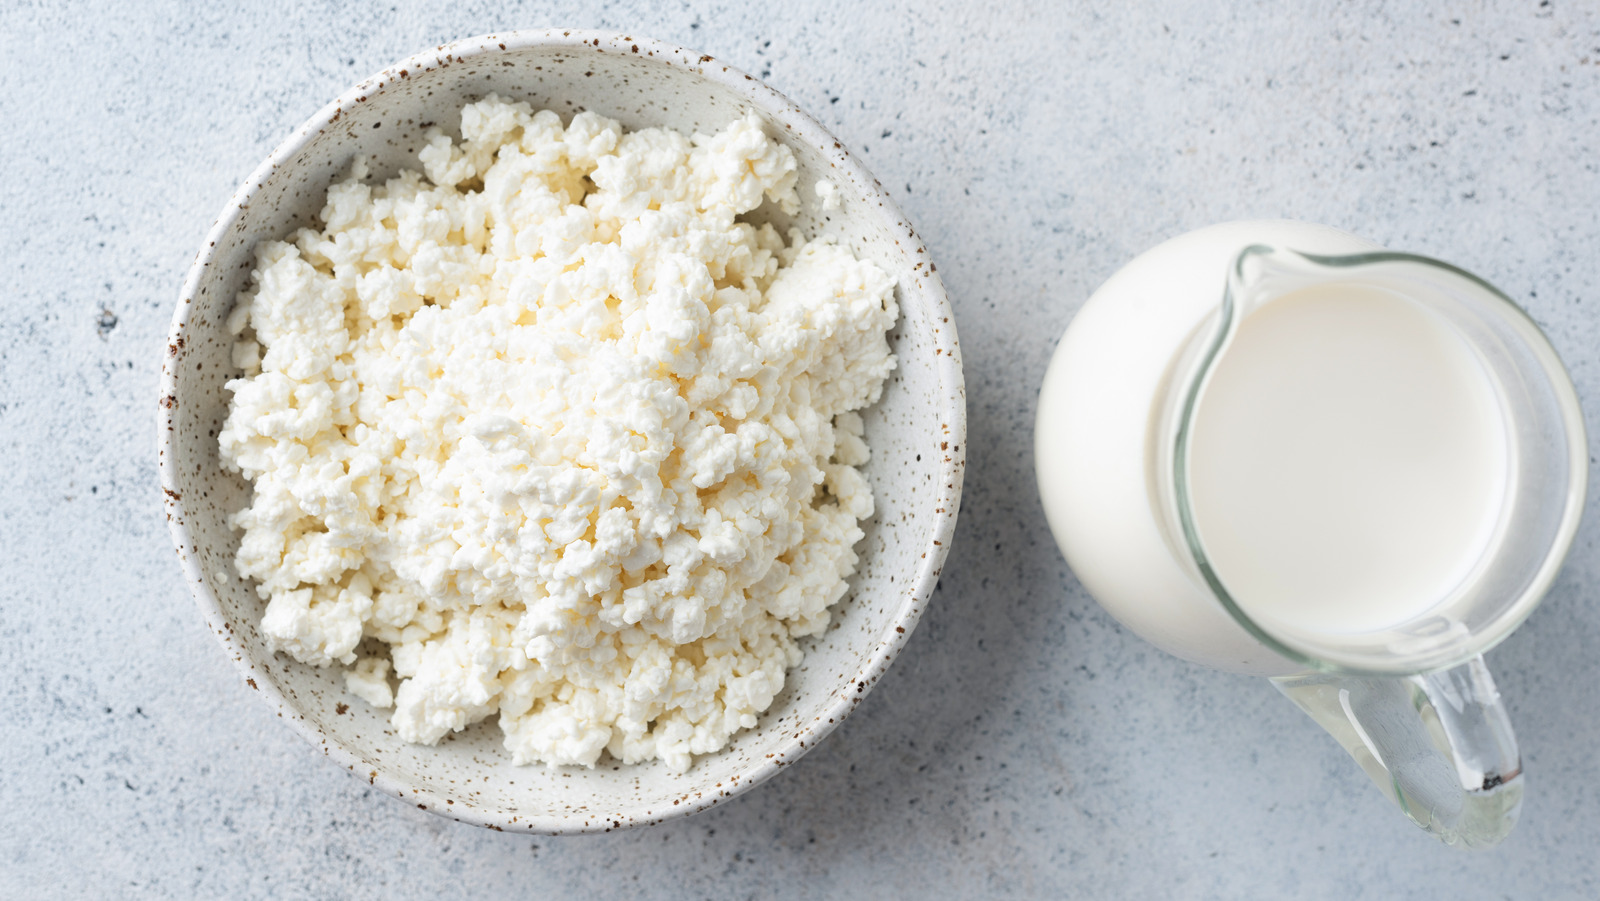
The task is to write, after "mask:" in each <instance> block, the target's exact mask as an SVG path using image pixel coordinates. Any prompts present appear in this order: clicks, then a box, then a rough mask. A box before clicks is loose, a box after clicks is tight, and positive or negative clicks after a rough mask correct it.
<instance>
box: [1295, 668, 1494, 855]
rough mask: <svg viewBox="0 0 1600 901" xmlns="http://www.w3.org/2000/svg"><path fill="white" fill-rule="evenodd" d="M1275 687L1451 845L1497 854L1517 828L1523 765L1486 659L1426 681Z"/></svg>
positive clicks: (1338, 679)
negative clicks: (1490, 849) (1497, 848)
mask: <svg viewBox="0 0 1600 901" xmlns="http://www.w3.org/2000/svg"><path fill="white" fill-rule="evenodd" d="M1272 682H1273V683H1274V684H1276V685H1277V687H1278V690H1279V691H1281V692H1283V693H1284V694H1285V695H1287V696H1288V698H1289V700H1291V701H1294V702H1295V704H1297V705H1299V707H1300V709H1301V710H1304V711H1305V712H1306V713H1307V714H1309V715H1310V716H1311V718H1312V719H1314V720H1316V721H1317V723H1319V724H1320V725H1321V726H1322V728H1324V729H1326V730H1328V732H1329V734H1331V735H1332V736H1333V737H1334V738H1335V739H1337V740H1338V742H1339V744H1340V745H1342V746H1344V749H1345V750H1346V751H1348V752H1349V753H1350V756H1351V757H1353V758H1355V761H1356V763H1359V764H1360V765H1361V768H1362V769H1363V770H1365V771H1366V773H1367V775H1368V776H1370V777H1371V778H1372V781H1373V782H1374V783H1375V784H1376V785H1377V786H1378V788H1379V789H1380V790H1381V791H1382V792H1383V793H1384V794H1385V795H1387V796H1388V798H1389V800H1391V801H1393V802H1395V804H1397V805H1399V807H1400V810H1401V811H1402V812H1404V813H1405V815H1406V816H1407V817H1409V818H1410V819H1411V822H1413V823H1416V824H1417V825H1418V826H1421V827H1422V828H1423V829H1425V830H1427V831H1428V832H1429V833H1430V834H1432V835H1433V836H1434V837H1436V838H1438V839H1439V840H1440V841H1442V842H1444V843H1445V844H1447V845H1458V846H1462V847H1467V848H1490V847H1493V846H1495V845H1497V844H1499V843H1500V840H1501V839H1503V838H1505V837H1506V836H1507V835H1508V834H1509V833H1510V832H1511V828H1512V827H1513V826H1515V825H1516V822H1517V814H1518V812H1519V811H1520V809H1521V807H1522V760H1521V756H1520V755H1519V754H1518V751H1517V739H1516V736H1515V735H1514V734H1512V732H1511V722H1510V721H1509V720H1508V719H1507V717H1506V711H1505V708H1504V707H1503V706H1501V704H1500V693H1499V692H1498V691H1496V690H1495V687H1494V679H1493V678H1491V677H1490V676H1489V669H1488V667H1486V666H1484V663H1483V657H1481V656H1479V657H1474V658H1472V659H1471V660H1469V661H1467V662H1466V663H1463V664H1461V665H1460V666H1457V667H1455V668H1454V669H1448V670H1442V671H1440V672H1436V673H1425V674H1423V675H1419V676H1380V677H1369V676H1335V675H1328V674H1324V673H1315V674H1309V675H1303V676H1283V677H1279V678H1275V679H1273V680H1272Z"/></svg>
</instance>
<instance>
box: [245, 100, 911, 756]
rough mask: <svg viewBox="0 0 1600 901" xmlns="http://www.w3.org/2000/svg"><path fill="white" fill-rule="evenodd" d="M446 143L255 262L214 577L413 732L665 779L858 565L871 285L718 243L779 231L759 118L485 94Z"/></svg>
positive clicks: (716, 729) (879, 352)
mask: <svg viewBox="0 0 1600 901" xmlns="http://www.w3.org/2000/svg"><path fill="white" fill-rule="evenodd" d="M461 135H462V139H461V140H460V141H459V142H458V141H453V140H452V139H451V138H450V137H449V136H447V135H445V134H442V133H438V132H437V131H434V132H431V133H430V134H429V135H428V138H427V142H426V146H425V147H424V148H423V149H422V151H421V153H420V155H419V157H420V160H419V161H420V163H421V167H422V172H420V173H419V172H414V171H407V172H402V173H401V174H400V175H398V176H396V177H395V178H392V179H389V180H388V181H387V182H386V183H384V184H382V185H371V184H368V183H367V175H368V173H367V168H366V166H365V164H364V163H363V162H362V161H361V160H359V159H358V160H357V161H356V162H355V163H354V164H353V167H352V172H351V174H350V176H349V178H347V179H346V180H344V181H341V182H339V183H337V184H334V185H333V186H332V187H331V188H329V190H328V196H327V202H326V205H325V206H324V208H323V210H322V214H321V221H322V228H321V229H320V230H319V229H309V228H308V229H301V230H299V231H297V232H295V233H294V234H293V235H292V236H291V237H290V238H289V240H287V241H284V242H277V241H274V242H268V243H265V244H263V245H262V246H261V247H260V248H259V250H258V253H257V267H256V270H255V271H254V273H253V274H252V280H251V286H250V288H249V289H248V290H247V291H245V292H244V293H243V294H242V295H241V296H240V298H239V302H238V305H237V308H236V309H235V311H234V313H233V315H232V317H231V319H230V322H229V325H230V328H231V329H232V331H233V333H234V334H235V335H236V336H238V340H237V343H236V346H235V349H234V362H235V363H236V364H237V365H238V366H239V367H240V368H241V369H242V370H243V371H244V372H245V375H244V377H242V378H238V379H235V380H233V381H231V382H230V383H229V384H228V388H229V390H230V391H232V392H233V399H232V404H231V407H230V409H229V415H228V419H227V422H226V424H225V425H224V427H223V430H222V432H221V435H220V439H219V440H220V450H221V459H222V463H223V466H224V467H225V468H227V469H229V470H230V471H234V472H239V473H242V474H243V475H244V476H245V477H246V478H248V479H250V480H251V481H252V482H253V483H254V494H253V497H252V500H251V503H250V505H249V506H248V507H247V508H245V509H244V510H241V511H239V512H238V513H237V514H235V515H234V517H233V519H232V522H233V524H234V526H235V527H236V528H239V529H241V530H242V531H243V539H242V541H241V544H240V548H239V552H238V556H237V559H236V564H237V568H238V571H239V574H240V576H241V577H243V578H247V579H253V580H255V582H256V584H257V590H258V591H259V592H260V594H261V596H262V597H263V598H264V599H266V601H267V606H266V612H265V615H264V616H263V617H262V621H261V630H262V633H263V635H264V636H265V639H266V641H267V643H268V645H269V646H270V647H272V648H274V649H275V650H279V651H282V652H284V653H287V654H289V655H290V656H292V657H294V658H295V659H297V660H300V661H303V662H305V663H308V664H312V665H316V666H329V665H334V664H338V665H343V666H348V667H350V669H349V671H348V672H347V674H346V682H347V685H348V686H349V689H350V691H351V692H352V693H353V694H355V695H357V696H358V697H361V698H362V699H364V700H365V701H366V702H367V703H369V704H372V705H373V706H376V707H389V706H391V705H392V706H393V708H394V711H393V718H392V722H393V725H394V728H395V730H396V732H397V733H398V734H399V735H400V737H401V738H403V739H405V740H406V741H410V742H421V743H425V744H432V743H435V742H437V741H439V740H440V739H441V738H443V737H444V736H445V735H447V734H449V733H451V732H454V731H458V730H461V729H463V728H465V727H467V726H468V725H470V724H472V723H475V722H477V721H479V720H482V719H484V718H486V717H489V716H491V715H494V714H498V718H499V725H500V729H501V731H502V732H503V734H504V736H505V746H506V748H507V749H508V750H509V751H510V753H511V755H512V757H513V758H514V759H515V761H516V762H517V763H531V762H535V761H540V762H544V763H546V764H549V765H561V764H581V765H586V766H593V765H594V764H595V762H596V761H597V760H598V759H599V757H600V755H601V752H602V751H604V752H608V753H609V754H610V755H611V756H612V757H613V758H615V759H617V760H619V761H622V762H624V763H633V762H637V761H646V760H652V759H660V760H663V761H665V763H666V764H667V765H668V766H670V767H671V768H673V769H675V770H679V771H682V770H685V769H687V768H688V767H689V765H690V763H691V761H692V758H693V755H695V754H705V753H709V752H713V751H716V750H718V749H720V748H722V747H723V746H724V745H726V744H727V742H728V741H729V738H730V737H731V736H732V735H733V734H734V733H736V732H738V731H739V730H741V729H747V728H750V727H751V726H754V725H755V723H756V719H757V717H758V715H760V714H761V713H762V712H763V711H765V710H766V709H767V708H768V707H769V706H770V705H771V704H772V701H773V698H774V696H775V695H776V694H777V693H778V692H779V691H780V690H781V689H782V688H783V684H784V678H785V672H786V670H787V669H788V668H789V667H792V666H794V665H795V664H796V663H797V662H798V661H799V660H800V658H801V650H800V647H799V645H798V644H797V640H798V639H800V638H803V637H805V636H810V635H816V634H818V633H820V632H822V631H823V630H824V629H825V628H826V627H827V625H828V621H829V610H828V608H829V606H830V605H831V604H833V603H834V602H835V601H837V600H838V599H839V598H840V597H841V596H842V595H843V594H844V593H845V590H846V579H847V578H848V577H849V576H850V575H851V574H852V573H853V572H854V571H855V566H856V563H857V558H856V554H855V552H854V550H853V549H852V546H853V545H854V544H855V543H856V541H857V540H858V539H860V538H861V535H862V532H861V529H860V527H859V520H862V519H864V518H867V517H870V516H871V515H872V512H873V501H872V492H871V490H870V488H869V487H868V485H867V482H866V480H865V478H864V477H863V476H862V474H861V472H860V471H859V470H858V469H857V468H856V467H858V466H860V465H861V464H863V463H865V462H866V460H867V454H868V451H867V447H866V444H865V443H864V442H863V440H862V431H863V430H862V421H861V418H860V417H859V415H857V413H855V412H854V411H856V410H859V409H861V408H862V407H864V406H867V405H869V404H871V403H873V402H874V401H875V400H876V399H877V398H878V396H879V393H880V391H881V389H882V385H883V381H884V379H885V377H886V376H887V375H888V373H889V372H890V371H891V370H892V369H893V368H894V365H895V362H894V357H893V355H891V353H890V352H889V346H888V341H887V332H888V330H889V329H890V328H891V327H893V325H894V322H895V319H896V316H897V314H898V310H897V308H896V306H895V302H894V299H893V282H892V280H891V279H890V278H889V276H888V275H887V274H886V273H884V272H883V270H881V269H880V268H879V267H877V266H875V265H873V264H872V263H870V262H866V261H861V260H857V259H855V258H854V257H853V256H852V255H851V254H850V252H849V251H848V250H846V249H844V248H842V247H840V246H838V245H836V244H832V243H826V242H820V241H814V242H809V243H807V242H804V241H803V240H801V239H800V237H799V235H798V234H797V233H794V234H791V236H790V239H789V241H788V242H785V240H784V239H783V237H781V236H780V235H779V234H778V233H777V232H776V231H774V230H773V229H772V228H771V227H770V226H767V225H763V226H760V227H757V226H755V225H751V224H749V223H746V222H741V221H740V220H739V218H738V217H739V216H741V215H742V214H744V213H748V212H750V211H751V210H753V209H755V208H756V207H758V206H760V205H761V204H762V203H763V202H771V203H773V204H775V205H776V206H777V207H779V208H780V209H783V210H785V211H787V212H790V213H792V212H794V211H795V210H796V208H797V205H798V197H797V194H796V190H795V184H796V165H795V160H794V157H793V155H792V154H791V153H790V151H789V150H788V149H787V148H785V147H783V146H782V145H781V144H778V143H776V142H774V141H772V140H770V139H769V138H768V137H767V136H766V135H765V134H764V133H763V132H762V130H761V127H760V124H759V121H758V120H757V119H756V118H755V117H754V116H753V115H752V116H750V117H748V118H745V119H741V120H739V121H736V122H734V123H732V124H731V125H729V126H728V127H727V128H725V129H723V130H722V131H720V132H718V133H716V134H714V135H709V136H708V135H698V134H697V135H695V136H693V137H692V138H691V137H685V136H684V135H682V134H679V133H677V132H674V131H670V130H666V129H644V130H641V131H635V132H631V133H628V132H624V131H623V129H622V128H621V127H620V126H619V125H618V124H617V123H616V122H615V121H612V120H610V119H607V118H605V117H603V116H600V115H596V114H594V113H590V112H584V113H579V114H577V115H576V116H574V117H573V118H572V120H571V122H570V123H568V124H566V125H563V123H562V120H561V119H560V117H558V116H557V115H556V114H555V113H552V112H548V111H541V112H534V111H533V110H532V109H531V108H530V107H529V106H528V105H527V104H525V103H511V102H508V101H506V100H504V99H501V98H499V97H496V96H490V97H488V98H487V99H485V100H483V101H481V102H478V103H473V104H470V105H468V106H467V107H466V108H465V109H463V111H462V114H461ZM385 646H387V650H386V651H385V650H384V647H385ZM391 672H392V677H393V678H394V679H396V680H398V681H397V683H392V682H391Z"/></svg>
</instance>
